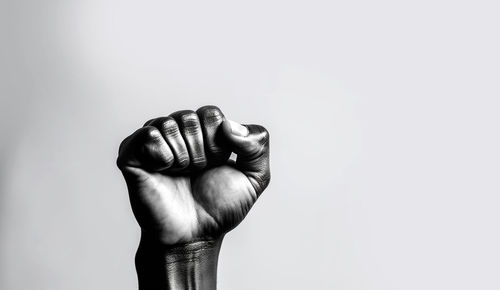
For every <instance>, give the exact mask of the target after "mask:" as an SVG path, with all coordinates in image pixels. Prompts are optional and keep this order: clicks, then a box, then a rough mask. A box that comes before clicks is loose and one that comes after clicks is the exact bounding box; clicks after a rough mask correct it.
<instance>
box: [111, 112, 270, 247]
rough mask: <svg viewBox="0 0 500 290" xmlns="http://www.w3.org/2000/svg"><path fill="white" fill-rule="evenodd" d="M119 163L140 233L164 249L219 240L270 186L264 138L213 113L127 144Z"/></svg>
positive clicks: (176, 116)
mask: <svg viewBox="0 0 500 290" xmlns="http://www.w3.org/2000/svg"><path fill="white" fill-rule="evenodd" d="M231 152H234V153H236V154H237V156H238V157H237V159H236V162H231V160H229V157H230V154H231ZM117 164H118V167H119V168H120V169H121V170H122V172H123V175H124V177H125V180H126V182H127V186H128V189H129V195H130V201H131V204H132V209H133V212H134V214H135V216H136V218H137V221H138V222H139V225H140V226H141V229H142V232H143V234H146V235H149V236H150V237H151V238H156V239H158V241H160V242H161V243H164V244H165V245H174V244H178V243H186V242H192V241H197V240H203V239H207V238H217V237H219V236H221V235H223V234H225V233H227V232H228V231H230V230H231V229H233V228H234V227H235V226H237V225H238V224H239V223H240V222H241V221H242V220H243V218H244V217H245V216H246V214H247V213H248V211H249V210H250V208H251V207H252V205H253V204H254V203H255V201H256V200H257V198H258V197H259V195H260V194H261V193H262V192H263V191H264V189H265V188H266V187H267V185H268V183H269V180H270V172H269V134H268V132H267V131H266V130H265V129H264V128H263V127H261V126H258V125H246V126H242V125H239V124H237V123H234V122H232V121H229V120H226V119H225V117H224V115H223V113H222V112H221V111H220V109H219V108H217V107H215V106H205V107H202V108H200V109H198V110H197V111H196V112H194V111H189V110H184V111H178V112H175V113H173V114H171V115H170V116H168V117H160V118H157V119H153V120H150V121H148V122H146V124H145V125H144V127H142V128H140V129H138V130H137V131H136V132H134V133H133V134H132V135H130V136H129V137H127V138H126V139H125V140H124V141H123V142H122V144H121V146H120V150H119V157H118V160H117Z"/></svg>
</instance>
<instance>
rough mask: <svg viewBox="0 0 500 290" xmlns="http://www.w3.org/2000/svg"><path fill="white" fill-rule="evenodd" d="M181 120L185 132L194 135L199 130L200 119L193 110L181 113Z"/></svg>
mask: <svg viewBox="0 0 500 290" xmlns="http://www.w3.org/2000/svg"><path fill="white" fill-rule="evenodd" d="M181 121H182V127H183V129H184V132H185V133H186V134H190V135H194V134H196V133H198V131H199V130H200V120H199V119H198V115H196V113H194V112H193V113H189V114H185V115H183V116H182V117H181Z"/></svg>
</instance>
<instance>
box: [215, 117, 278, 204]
mask: <svg viewBox="0 0 500 290" xmlns="http://www.w3.org/2000/svg"><path fill="white" fill-rule="evenodd" d="M222 132H223V134H222V135H223V136H224V139H225V140H226V142H227V143H228V145H229V148H230V149H231V151H232V152H234V153H236V154H237V155H238V157H237V158H236V167H237V168H238V169H239V170H241V172H243V173H244V174H245V175H246V176H247V177H248V179H249V180H250V182H251V183H252V185H253V187H254V189H255V191H256V193H257V196H259V195H260V194H261V193H262V192H263V191H264V189H265V188H266V187H267V185H268V184H269V181H270V180H271V172H270V169H269V132H267V130H266V129H265V128H264V127H262V126H259V125H240V124H238V123H236V122H234V121H231V120H227V119H226V120H225V121H224V122H223V123H222Z"/></svg>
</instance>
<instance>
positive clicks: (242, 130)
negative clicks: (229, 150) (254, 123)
mask: <svg viewBox="0 0 500 290" xmlns="http://www.w3.org/2000/svg"><path fill="white" fill-rule="evenodd" d="M227 121H229V125H230V126H231V133H233V134H234V135H237V136H241V137H245V136H248V134H249V132H248V128H247V127H245V126H243V125H241V124H238V123H236V122H235V121H231V120H227Z"/></svg>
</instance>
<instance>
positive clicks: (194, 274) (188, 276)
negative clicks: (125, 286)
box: [135, 237, 222, 290]
mask: <svg viewBox="0 0 500 290" xmlns="http://www.w3.org/2000/svg"><path fill="white" fill-rule="evenodd" d="M221 244H222V237H221V238H219V239H217V240H205V241H198V242H193V243H189V244H183V245H178V246H175V247H167V246H164V245H160V244H158V243H154V242H152V241H148V240H147V239H145V238H142V239H141V242H140V245H139V248H138V250H137V255H136V259H135V262H136V269H137V276H138V279H139V290H174V289H175V290H188V289H189V290H215V289H216V288H217V261H218V257H219V251H220V247H221Z"/></svg>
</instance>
